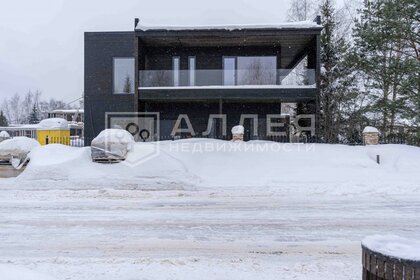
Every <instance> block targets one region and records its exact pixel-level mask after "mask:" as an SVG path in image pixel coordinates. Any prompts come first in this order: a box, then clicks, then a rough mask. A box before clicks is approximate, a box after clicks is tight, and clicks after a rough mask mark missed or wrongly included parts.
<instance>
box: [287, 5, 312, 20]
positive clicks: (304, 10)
mask: <svg viewBox="0 0 420 280" xmlns="http://www.w3.org/2000/svg"><path fill="white" fill-rule="evenodd" d="M316 13H317V5H316V4H315V2H314V0H292V2H291V5H290V7H289V10H288V11H287V19H288V21H305V20H313V19H314V18H315V15H316Z"/></svg>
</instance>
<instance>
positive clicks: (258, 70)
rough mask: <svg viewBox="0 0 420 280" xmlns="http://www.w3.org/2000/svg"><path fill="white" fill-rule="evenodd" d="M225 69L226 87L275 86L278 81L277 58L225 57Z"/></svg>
mask: <svg viewBox="0 0 420 280" xmlns="http://www.w3.org/2000/svg"><path fill="white" fill-rule="evenodd" d="M223 69H224V71H223V80H224V85H225V86H232V85H275V84H276V80H277V57H275V56H237V57H224V59H223Z"/></svg>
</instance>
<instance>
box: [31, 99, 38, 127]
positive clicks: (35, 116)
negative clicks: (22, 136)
mask: <svg viewBox="0 0 420 280" xmlns="http://www.w3.org/2000/svg"><path fill="white" fill-rule="evenodd" d="M29 123H30V124H37V123H39V118H38V108H37V106H36V105H35V104H34V106H33V108H32V112H31V114H30V115H29Z"/></svg>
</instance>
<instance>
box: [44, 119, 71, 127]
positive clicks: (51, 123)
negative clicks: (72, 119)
mask: <svg viewBox="0 0 420 280" xmlns="http://www.w3.org/2000/svg"><path fill="white" fill-rule="evenodd" d="M38 127H39V129H41V130H67V129H69V124H68V122H67V121H66V120H65V119H62V118H51V119H45V120H42V121H41V122H40V123H39V124H38Z"/></svg>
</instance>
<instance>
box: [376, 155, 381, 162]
mask: <svg viewBox="0 0 420 280" xmlns="http://www.w3.org/2000/svg"><path fill="white" fill-rule="evenodd" d="M376 163H377V164H381V157H380V155H376Z"/></svg>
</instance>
